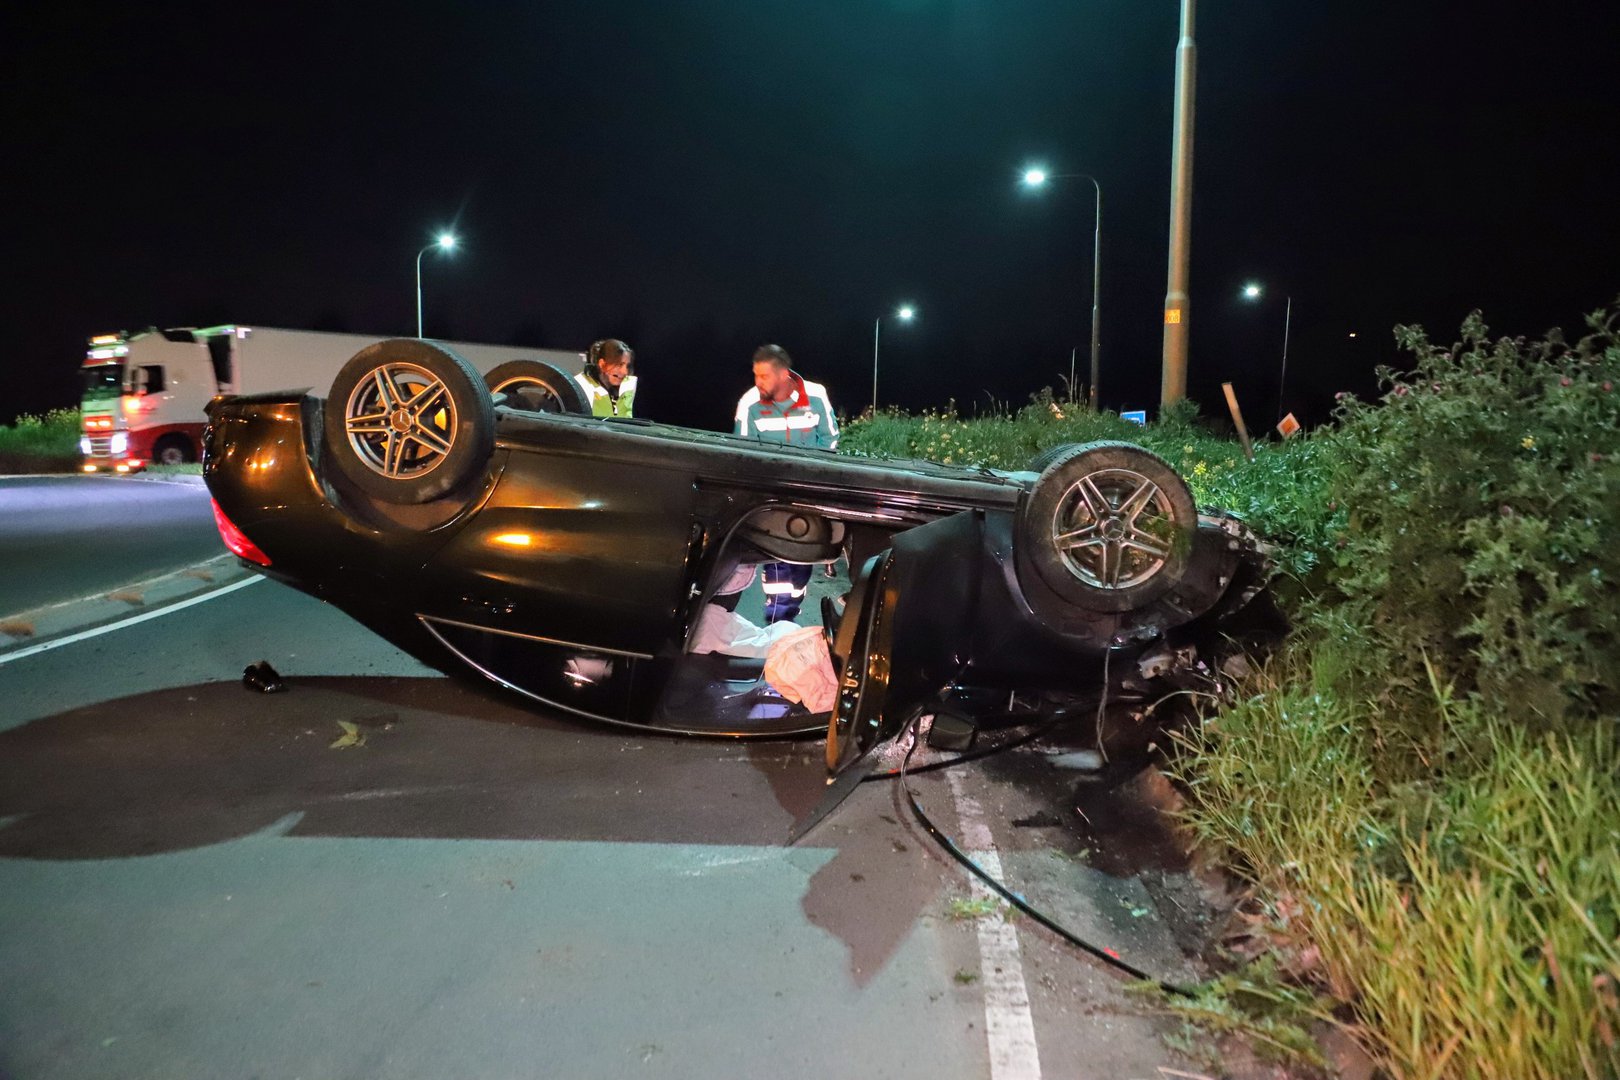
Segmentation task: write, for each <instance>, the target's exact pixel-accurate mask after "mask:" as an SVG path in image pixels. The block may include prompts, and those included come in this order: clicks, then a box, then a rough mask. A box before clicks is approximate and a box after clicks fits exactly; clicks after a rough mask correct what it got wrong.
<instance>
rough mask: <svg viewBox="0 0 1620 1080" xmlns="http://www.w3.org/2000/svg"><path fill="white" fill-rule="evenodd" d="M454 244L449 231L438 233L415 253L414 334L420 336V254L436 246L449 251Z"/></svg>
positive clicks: (454, 240)
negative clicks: (430, 241)
mask: <svg viewBox="0 0 1620 1080" xmlns="http://www.w3.org/2000/svg"><path fill="white" fill-rule="evenodd" d="M455 246H456V238H455V237H454V236H451V235H450V234H449V233H440V234H439V238H438V239H437V240H435V241H433V243H431V244H429V245H428V246H427V247H425V248H423V249H422V250H421V251H418V252H417V253H416V336H417V337H421V336H422V256H424V255H426V254H427V253H428V252H430V251H432V250H433V249H434V248H438V249H440V250H441V251H451V250H453V249H454V248H455Z"/></svg>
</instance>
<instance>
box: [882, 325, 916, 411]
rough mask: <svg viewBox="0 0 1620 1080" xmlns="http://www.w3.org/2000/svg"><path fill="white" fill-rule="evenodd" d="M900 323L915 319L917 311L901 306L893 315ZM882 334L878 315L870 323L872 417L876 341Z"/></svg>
mask: <svg viewBox="0 0 1620 1080" xmlns="http://www.w3.org/2000/svg"><path fill="white" fill-rule="evenodd" d="M894 314H895V317H896V318H898V319H899V320H900V321H901V322H910V321H911V320H912V319H914V318H916V315H917V309H916V308H914V307H912V306H911V305H910V304H902V305H900V308H899V309H898V310H897V311H896V312H895V313H894ZM882 333H883V316H882V315H879V316H878V317H877V319H875V320H874V321H873V323H872V415H873V416H876V415H877V373H878V340H879V338H880V337H881V336H882Z"/></svg>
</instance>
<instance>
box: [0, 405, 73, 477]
mask: <svg viewBox="0 0 1620 1080" xmlns="http://www.w3.org/2000/svg"><path fill="white" fill-rule="evenodd" d="M78 463H79V410H77V409H52V410H51V411H50V412H48V413H46V414H45V415H44V416H43V417H39V416H19V417H18V418H17V422H16V423H15V424H14V425H12V426H11V427H0V473H19V472H62V471H67V470H71V469H74V468H76V467H77V466H78Z"/></svg>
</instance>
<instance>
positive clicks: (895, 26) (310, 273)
mask: <svg viewBox="0 0 1620 1080" xmlns="http://www.w3.org/2000/svg"><path fill="white" fill-rule="evenodd" d="M26 6H27V7H28V8H29V9H30V10H28V11H26V12H24V11H22V10H21V9H22V8H23V7H24V5H12V6H11V7H10V8H9V9H8V13H7V14H6V15H3V16H0V40H3V41H4V42H5V43H6V49H5V55H6V61H5V63H4V65H3V73H0V83H3V91H0V116H3V123H4V129H3V130H4V144H3V145H4V146H5V153H4V155H3V157H4V163H3V165H0V170H3V172H0V176H3V191H4V195H5V202H4V205H5V207H6V210H7V214H6V219H7V224H6V226H5V230H4V231H5V233H6V236H7V242H6V244H5V250H4V266H5V281H6V284H5V287H4V289H3V290H0V294H3V295H0V357H3V358H4V359H3V361H0V370H3V371H4V372H5V373H6V375H7V390H6V392H5V393H4V394H3V395H0V422H5V421H9V420H10V419H12V417H13V416H14V415H15V414H16V413H18V412H29V411H39V410H41V409H44V408H49V407H52V406H57V405H68V404H72V403H74V401H75V399H76V385H77V378H76V375H75V369H76V367H77V365H78V362H79V360H80V359H82V356H83V352H84V347H85V346H84V343H85V339H86V338H87V337H88V336H89V335H91V334H94V333H103V332H107V331H112V330H118V329H136V328H140V327H144V326H148V325H154V324H155V325H160V326H175V325H208V324H213V323H219V322H242V323H248V324H259V325H267V326H282V327H302V328H314V329H328V330H348V331H352V332H356V333H371V334H401V335H406V334H409V333H411V332H412V331H413V329H414V321H415V294H414V276H413V274H414V272H413V260H414V257H415V255H416V252H417V251H418V250H419V249H420V248H421V246H422V245H424V244H426V243H428V242H429V241H430V240H431V239H432V237H433V235H434V232H435V231H436V230H437V229H438V228H440V227H443V226H453V227H454V229H455V230H456V232H457V234H458V235H459V236H460V237H461V239H462V242H463V245H464V250H461V251H458V252H457V253H456V254H455V255H454V256H452V257H449V258H441V257H439V256H438V255H437V254H436V253H430V254H429V255H428V256H427V257H426V258H425V259H424V269H423V278H424V291H425V295H426V309H427V333H428V335H429V336H430V337H433V336H437V337H447V338H459V339H463V340H472V341H488V342H503V343H504V342H513V341H521V342H523V343H526V344H531V345H541V346H551V347H563V348H573V349H582V348H583V347H584V346H585V345H586V344H587V343H588V342H589V341H591V340H592V339H593V338H596V337H601V336H607V335H614V336H618V337H623V338H625V339H627V340H628V341H630V343H631V344H632V345H633V346H635V347H636V350H637V365H638V369H639V373H640V374H641V376H642V386H643V389H642V393H641V394H640V395H639V396H638V399H637V410H638V413H644V414H646V415H648V416H651V417H653V418H654V419H663V420H672V421H675V422H680V423H688V424H695V425H698V426H705V427H722V426H724V425H726V424H727V423H728V421H729V417H730V413H731V409H732V407H733V406H734V404H735V402H736V400H737V396H738V395H739V394H740V393H741V392H742V391H743V390H744V389H745V388H746V387H747V386H748V385H749V370H748V357H749V354H750V352H751V351H752V348H753V347H754V346H755V345H758V344H759V343H761V342H763V341H776V342H779V343H781V344H782V345H784V346H786V347H787V348H788V349H789V350H790V351H791V352H792V353H793V355H794V357H795V360H796V366H797V367H798V368H799V369H800V370H801V371H803V372H804V373H806V374H807V375H808V376H809V377H811V378H815V379H818V380H821V381H823V382H825V383H826V384H827V385H828V387H829V390H830V391H831V393H832V396H833V399H834V401H835V403H837V404H838V405H839V406H840V407H841V408H842V409H843V410H845V411H848V412H852V413H853V412H857V411H859V410H860V408H861V407H863V406H864V404H865V402H866V401H867V399H868V397H869V395H870V380H871V347H872V322H873V319H874V317H876V316H877V315H879V314H881V313H884V312H888V311H892V310H893V308H894V307H895V306H896V305H898V304H899V303H900V302H902V301H909V302H911V303H914V304H915V305H916V306H917V308H918V310H919V313H920V319H919V320H918V321H917V322H916V323H915V324H913V325H910V326H902V325H901V324H899V323H897V322H891V321H887V320H886V321H885V323H884V334H883V338H884V341H883V350H882V385H881V388H880V397H881V400H882V401H883V402H884V403H885V404H898V405H902V406H905V407H908V408H912V409H918V408H923V407H928V406H939V405H943V404H944V403H945V402H946V401H947V400H948V399H954V400H956V401H957V402H958V403H959V405H960V406H961V407H962V408H963V410H964V411H967V412H972V411H973V410H975V409H977V410H980V411H983V410H985V409H988V408H991V407H993V406H994V405H995V404H996V403H1000V404H1002V405H1013V406H1016V405H1018V404H1021V403H1023V402H1024V401H1027V400H1028V397H1029V395H1030V393H1032V392H1033V391H1036V390H1038V389H1039V388H1041V387H1043V386H1054V387H1059V386H1061V376H1062V375H1063V374H1066V373H1067V371H1068V368H1069V354H1070V349H1071V348H1073V347H1075V346H1078V347H1079V349H1080V360H1079V369H1080V372H1081V374H1082V377H1084V373H1085V371H1086V355H1087V343H1088V341H1089V333H1090V331H1089V320H1090V306H1091V305H1090V296H1091V282H1090V270H1091V227H1092V201H1091V188H1090V185H1089V184H1087V183H1086V182H1084V181H1077V180H1070V181H1063V182H1060V183H1057V184H1055V185H1051V186H1049V188H1048V189H1047V190H1046V191H1045V192H1044V193H1040V194H1034V195H1032V194H1030V193H1028V192H1026V191H1024V190H1022V189H1021V188H1020V186H1019V183H1018V178H1019V175H1020V173H1021V171H1022V167H1023V166H1024V165H1025V164H1027V163H1031V162H1041V163H1044V164H1046V165H1047V166H1048V167H1049V168H1051V169H1053V170H1055V171H1060V172H1090V173H1093V174H1095V175H1096V176H1097V177H1098V178H1099V179H1100V181H1101V183H1102V189H1103V203H1104V219H1103V259H1102V275H1101V277H1102V342H1103V350H1102V357H1103V360H1102V363H1103V378H1102V398H1103V403H1104V405H1105V406H1108V407H1112V408H1129V407H1140V406H1150V407H1151V406H1153V405H1155V404H1156V403H1157V400H1158V382H1159V370H1160V341H1161V327H1160V319H1161V311H1162V306H1163V302H1164V292H1165V266H1166V258H1167V233H1168V216H1169V164H1170V134H1171V106H1172V95H1173V85H1174V64H1175V47H1176V42H1177V21H1176V20H1177V5H1176V3H1175V2H1173V0H1160V2H1155V3H1147V2H1143V0H1068V2H1033V0H1031V2H1025V0H861V2H840V0H818V2H814V3H810V2H798V3H788V2H782V0H747V2H730V3H719V2H712V0H680V2H671V0H666V2H662V3H643V2H635V0H619V2H600V0H599V2H594V3H579V4H554V3H543V2H530V3H523V4H495V3H478V4H461V5H448V4H447V5H442V6H439V5H417V4H391V5H381V6H371V5H365V4H345V5H331V6H330V7H326V8H324V9H309V10H307V11H305V10H303V9H300V8H299V7H297V6H296V5H281V4H276V5H270V4H252V5H249V4H226V3H219V4H215V5H209V6H173V5H165V4H144V5H129V6H127V7H125V8H123V9H121V10H120V9H102V8H99V7H98V8H90V7H86V6H79V5H75V4H58V5H26ZM1510 9H1517V11H1518V12H1519V14H1517V15H1510V14H1508V13H1507V12H1508V11H1509V10H1510ZM1199 15H1200V19H1199V25H1198V37H1197V40H1198V48H1199V52H1198V112H1197V125H1196V163H1195V170H1194V185H1195V198H1194V209H1193V226H1192V289H1191V297H1192V301H1191V308H1190V325H1191V338H1192V345H1191V363H1190V377H1189V394H1190V396H1192V397H1193V398H1194V399H1196V400H1198V401H1200V402H1201V403H1203V404H1204V405H1205V407H1206V411H1219V410H1220V407H1221V399H1220V392H1219V389H1218V385H1219V383H1220V382H1221V381H1222V380H1225V379H1230V380H1232V381H1233V382H1234V383H1235V384H1236V385H1237V388H1238V392H1239V394H1240V396H1242V397H1243V398H1244V400H1245V408H1246V409H1248V410H1250V411H1252V412H1253V413H1255V414H1258V415H1259V416H1260V417H1261V419H1262V420H1269V419H1270V414H1271V413H1272V411H1273V410H1274V409H1275V407H1276V384H1277V373H1278V372H1277V366H1278V360H1279V357H1280V353H1281V347H1282V336H1283V317H1284V298H1285V296H1292V298H1293V325H1292V338H1291V343H1290V348H1289V394H1288V400H1287V402H1286V404H1287V405H1288V406H1289V407H1290V408H1292V409H1296V410H1299V411H1301V412H1302V413H1304V414H1305V415H1307V416H1309V417H1311V418H1314V419H1320V418H1322V417H1324V416H1325V415H1326V412H1327V409H1328V407H1329V405H1330V403H1331V398H1332V394H1333V392H1334V391H1336V390H1339V389H1353V390H1358V391H1363V392H1365V391H1367V390H1369V389H1371V385H1372V369H1373V367H1374V365H1375V364H1377V363H1380V362H1391V361H1394V360H1396V359H1397V357H1398V354H1397V353H1396V352H1395V350H1394V348H1393V343H1392V339H1391V335H1390V328H1391V327H1392V326H1393V325H1394V324H1395V323H1398V322H1421V323H1424V324H1426V325H1428V326H1429V327H1430V329H1431V331H1432V332H1433V333H1434V335H1435V336H1436V337H1440V338H1444V339H1445V340H1448V341H1449V340H1451V339H1452V335H1453V334H1454V332H1455V330H1456V328H1457V325H1458V323H1459V322H1460V321H1461V319H1462V318H1463V316H1464V315H1466V314H1467V313H1468V311H1469V310H1471V309H1473V308H1476V307H1477V308H1481V309H1483V310H1484V312H1485V315H1486V318H1487V321H1488V322H1489V323H1490V324H1491V325H1492V326H1493V328H1495V329H1498V330H1501V331H1503V332H1510V333H1526V334H1537V333H1540V332H1542V331H1544V330H1545V329H1547V328H1548V327H1550V326H1553V325H1564V326H1566V327H1568V328H1570V329H1571V330H1572V331H1573V330H1578V329H1579V321H1580V316H1581V315H1582V314H1583V313H1585V312H1587V311H1590V310H1592V309H1594V308H1596V307H1598V306H1600V305H1603V304H1605V303H1607V302H1609V301H1612V300H1613V299H1614V298H1615V297H1616V296H1617V295H1620V260H1617V258H1616V242H1617V241H1620V197H1617V196H1616V191H1617V190H1620V138H1617V136H1620V76H1617V71H1616V55H1617V43H1620V5H1615V4H1612V3H1610V4H1595V3H1590V4H1579V3H1561V4H1517V5H1480V4H1461V3H1377V2H1374V3H1357V4H1347V3H1340V4H1300V3H1283V2H1272V3H1260V2H1256V0H1248V2H1246V0H1233V2H1227V3H1214V2H1210V0H1205V3H1204V4H1203V5H1202V6H1201V8H1200V11H1199ZM1251 278H1252V279H1257V280H1260V281H1263V282H1265V283H1266V284H1267V286H1268V289H1269V291H1268V293H1267V296H1266V297H1265V299H1264V300H1263V301H1262V302H1261V303H1259V304H1249V303H1245V302H1243V301H1241V300H1240V299H1239V298H1238V292H1239V288H1240V286H1241V285H1242V283H1243V282H1244V281H1246V280H1248V279H1251ZM1351 332H1355V333H1356V334H1357V336H1356V337H1355V338H1351V337H1350V336H1349V335H1350V333H1351Z"/></svg>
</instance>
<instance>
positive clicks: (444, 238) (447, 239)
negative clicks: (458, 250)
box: [439, 233, 456, 251]
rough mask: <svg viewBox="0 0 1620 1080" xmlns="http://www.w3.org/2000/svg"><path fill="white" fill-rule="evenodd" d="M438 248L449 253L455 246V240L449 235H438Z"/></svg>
mask: <svg viewBox="0 0 1620 1080" xmlns="http://www.w3.org/2000/svg"><path fill="white" fill-rule="evenodd" d="M439 246H440V247H442V248H444V250H446V251H449V250H450V249H451V248H453V247H455V246H456V238H455V237H454V236H451V235H450V234H449V233H440V234H439Z"/></svg>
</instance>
